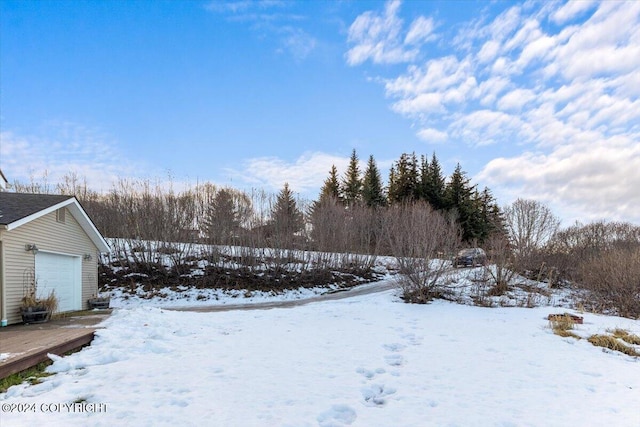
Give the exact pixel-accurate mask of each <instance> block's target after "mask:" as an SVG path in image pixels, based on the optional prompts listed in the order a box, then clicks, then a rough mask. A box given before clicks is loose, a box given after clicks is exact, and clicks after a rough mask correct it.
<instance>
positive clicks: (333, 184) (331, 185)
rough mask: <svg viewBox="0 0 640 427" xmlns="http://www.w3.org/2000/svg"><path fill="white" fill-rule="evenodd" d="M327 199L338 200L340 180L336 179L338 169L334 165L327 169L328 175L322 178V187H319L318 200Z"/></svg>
mask: <svg viewBox="0 0 640 427" xmlns="http://www.w3.org/2000/svg"><path fill="white" fill-rule="evenodd" d="M327 199H335V200H340V199H341V197H340V182H339V181H338V169H337V168H336V165H331V170H330V171H329V177H328V178H327V179H325V180H324V183H323V184H322V188H321V189H320V197H319V198H318V202H322V201H324V200H327Z"/></svg>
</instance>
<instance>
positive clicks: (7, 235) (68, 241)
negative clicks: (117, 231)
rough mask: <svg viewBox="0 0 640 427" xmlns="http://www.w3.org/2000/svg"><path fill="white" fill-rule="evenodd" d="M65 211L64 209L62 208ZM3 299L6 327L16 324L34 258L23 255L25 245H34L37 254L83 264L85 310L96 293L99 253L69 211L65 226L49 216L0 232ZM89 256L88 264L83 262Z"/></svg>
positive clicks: (86, 261)
mask: <svg viewBox="0 0 640 427" xmlns="http://www.w3.org/2000/svg"><path fill="white" fill-rule="evenodd" d="M65 209H66V208H65ZM0 240H2V264H3V265H2V269H3V270H4V275H3V276H4V277H3V279H2V282H3V283H2V285H3V286H4V291H3V297H4V298H6V301H4V307H5V309H6V313H2V315H3V316H5V317H6V319H7V320H8V323H9V324H12V323H19V322H21V321H22V318H21V317H20V312H19V307H20V300H21V299H22V297H23V292H24V282H25V280H26V278H25V276H26V275H27V274H28V273H29V272H31V273H35V256H34V254H33V253H32V252H27V251H25V245H26V244H30V243H35V244H36V246H37V247H38V250H41V251H45V252H54V253H60V254H65V255H73V256H78V257H80V259H81V262H82V273H81V276H82V297H81V298H82V299H81V300H82V307H83V308H88V305H87V299H89V298H90V297H91V296H92V295H94V294H96V293H97V292H98V263H97V261H98V249H97V248H96V246H95V245H94V244H93V242H92V241H91V239H90V238H89V236H87V234H86V233H85V232H84V230H83V229H82V227H81V226H80V224H78V222H77V221H76V219H75V218H74V217H73V216H72V215H71V212H69V210H68V209H66V213H65V222H64V223H60V222H58V221H56V212H55V211H54V212H51V213H49V214H47V215H44V216H42V217H40V218H37V219H35V220H33V221H31V222H28V223H26V224H23V225H21V226H20V227H18V228H15V229H13V230H11V231H6V230H4V231H1V232H0ZM85 254H91V260H85V259H83V256H84V255H85Z"/></svg>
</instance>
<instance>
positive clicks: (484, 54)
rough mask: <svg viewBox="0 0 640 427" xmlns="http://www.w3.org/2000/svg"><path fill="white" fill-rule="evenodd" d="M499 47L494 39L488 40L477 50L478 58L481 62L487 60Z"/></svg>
mask: <svg viewBox="0 0 640 427" xmlns="http://www.w3.org/2000/svg"><path fill="white" fill-rule="evenodd" d="M499 49H500V43H499V42H497V41H495V40H489V41H488V42H486V43H485V44H484V45H482V49H480V52H478V60H479V61H480V62H481V63H485V62H489V61H491V60H492V59H494V58H495V57H496V55H497V54H498V51H499Z"/></svg>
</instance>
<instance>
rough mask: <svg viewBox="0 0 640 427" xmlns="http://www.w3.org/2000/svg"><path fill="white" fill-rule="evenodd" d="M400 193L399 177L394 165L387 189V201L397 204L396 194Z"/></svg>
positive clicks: (390, 170)
mask: <svg viewBox="0 0 640 427" xmlns="http://www.w3.org/2000/svg"><path fill="white" fill-rule="evenodd" d="M397 193H398V175H397V174H396V169H395V166H394V165H391V169H389V185H388V187H387V200H388V202H389V204H392V203H395V202H397V200H396V194H397Z"/></svg>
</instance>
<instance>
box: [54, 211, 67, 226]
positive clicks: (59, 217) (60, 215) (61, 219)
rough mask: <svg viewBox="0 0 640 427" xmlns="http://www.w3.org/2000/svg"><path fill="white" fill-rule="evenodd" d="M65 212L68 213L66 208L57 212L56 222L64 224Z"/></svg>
mask: <svg viewBox="0 0 640 427" xmlns="http://www.w3.org/2000/svg"><path fill="white" fill-rule="evenodd" d="M65 212H66V209H65V208H60V209H58V210H56V221H58V222H61V223H63V224H64V217H65Z"/></svg>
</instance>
